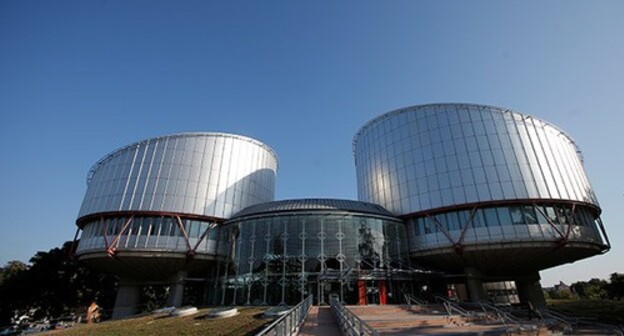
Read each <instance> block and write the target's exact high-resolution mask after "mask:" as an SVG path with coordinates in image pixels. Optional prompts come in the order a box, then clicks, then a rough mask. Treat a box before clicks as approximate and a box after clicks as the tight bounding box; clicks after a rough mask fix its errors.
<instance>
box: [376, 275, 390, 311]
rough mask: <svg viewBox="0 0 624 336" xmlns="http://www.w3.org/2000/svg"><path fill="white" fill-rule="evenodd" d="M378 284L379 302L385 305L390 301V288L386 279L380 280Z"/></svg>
mask: <svg viewBox="0 0 624 336" xmlns="http://www.w3.org/2000/svg"><path fill="white" fill-rule="evenodd" d="M377 286H378V287H379V304H380V305H385V304H386V303H387V302H388V288H387V287H386V280H379V283H378V284H377Z"/></svg>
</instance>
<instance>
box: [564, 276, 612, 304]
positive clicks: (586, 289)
mask: <svg viewBox="0 0 624 336" xmlns="http://www.w3.org/2000/svg"><path fill="white" fill-rule="evenodd" d="M607 285H608V282H607V281H606V280H602V279H597V278H593V279H591V280H589V281H579V282H575V283H573V284H572V285H571V287H572V289H573V290H574V292H576V294H578V296H579V297H580V298H581V299H588V300H604V299H606V298H608V297H609V296H608V292H607V290H606V288H607Z"/></svg>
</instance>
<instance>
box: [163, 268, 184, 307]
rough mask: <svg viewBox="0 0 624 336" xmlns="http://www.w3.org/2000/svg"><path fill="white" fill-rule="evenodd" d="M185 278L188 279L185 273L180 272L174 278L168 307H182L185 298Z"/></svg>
mask: <svg viewBox="0 0 624 336" xmlns="http://www.w3.org/2000/svg"><path fill="white" fill-rule="evenodd" d="M184 278H186V272H185V271H180V272H178V274H176V275H175V276H174V277H173V281H172V283H171V286H170V287H169V297H167V306H168V307H171V306H173V307H180V306H181V305H182V298H183V297H184Z"/></svg>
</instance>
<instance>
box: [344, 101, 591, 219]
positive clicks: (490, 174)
mask: <svg viewBox="0 0 624 336" xmlns="http://www.w3.org/2000/svg"><path fill="white" fill-rule="evenodd" d="M354 154H355V161H356V170H357V182H358V198H359V199H360V200H362V201H367V202H372V203H377V204H380V205H382V206H383V207H385V208H386V209H388V210H390V211H391V212H393V213H394V214H397V215H407V214H411V213H416V212H420V211H426V210H429V209H435V208H442V207H451V206H456V205H461V204H466V203H483V202H489V201H500V200H517V199H552V200H557V199H562V200H570V201H577V202H584V203H589V204H592V205H595V206H598V202H597V200H596V197H595V195H594V193H593V191H592V188H591V186H590V184H589V181H588V179H587V176H586V175H585V171H584V169H583V164H582V159H581V157H580V152H579V150H578V148H577V147H576V145H575V144H574V142H573V141H572V139H571V138H570V137H569V136H568V135H566V134H565V133H564V132H562V131H561V130H560V129H558V128H556V127H554V126H552V125H550V124H548V123H546V122H544V121H542V120H539V119H536V118H534V117H531V116H527V115H523V114H520V113H517V112H514V111H510V110H507V109H502V108H498V107H492V106H482V105H470V104H434V105H422V106H413V107H408V108H405V109H401V110H397V111H393V112H390V113H387V114H385V115H382V116H381V117H379V118H377V119H374V120H372V121H371V122H369V123H368V124H366V125H365V126H363V127H362V128H361V129H360V131H359V132H358V134H357V135H356V136H355V138H354Z"/></svg>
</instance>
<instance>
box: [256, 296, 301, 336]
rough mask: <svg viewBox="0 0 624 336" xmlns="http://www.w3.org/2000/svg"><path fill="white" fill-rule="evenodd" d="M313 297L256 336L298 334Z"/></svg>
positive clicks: (289, 335)
mask: <svg viewBox="0 0 624 336" xmlns="http://www.w3.org/2000/svg"><path fill="white" fill-rule="evenodd" d="M312 303H313V296H312V295H310V296H308V297H307V298H305V299H304V300H303V301H301V302H299V303H298V304H297V305H296V306H294V307H293V308H292V309H290V310H289V311H288V313H286V314H285V315H284V316H282V317H280V318H278V319H277V320H275V321H274V322H273V323H271V324H269V325H268V326H267V327H266V328H264V329H262V331H260V332H259V333H257V334H256V336H265V335H275V336H292V335H296V334H297V333H298V332H299V327H300V326H301V325H302V324H303V321H304V320H305V318H306V316H307V315H308V311H309V310H310V307H312Z"/></svg>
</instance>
